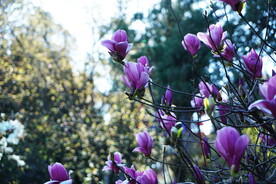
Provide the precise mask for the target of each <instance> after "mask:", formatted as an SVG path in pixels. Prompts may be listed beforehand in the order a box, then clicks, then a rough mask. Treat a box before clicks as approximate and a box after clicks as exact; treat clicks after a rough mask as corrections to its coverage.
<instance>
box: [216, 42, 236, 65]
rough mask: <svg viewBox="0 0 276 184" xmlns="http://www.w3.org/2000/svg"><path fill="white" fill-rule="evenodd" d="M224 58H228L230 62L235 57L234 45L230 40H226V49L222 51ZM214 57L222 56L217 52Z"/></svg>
mask: <svg viewBox="0 0 276 184" xmlns="http://www.w3.org/2000/svg"><path fill="white" fill-rule="evenodd" d="M220 54H221V56H222V57H223V59H226V60H227V61H229V62H233V57H234V55H235V48H234V45H233V44H232V42H231V41H230V40H228V39H227V40H225V41H224V49H223V50H222V51H221V52H220ZM214 57H220V55H219V54H215V55H214Z"/></svg>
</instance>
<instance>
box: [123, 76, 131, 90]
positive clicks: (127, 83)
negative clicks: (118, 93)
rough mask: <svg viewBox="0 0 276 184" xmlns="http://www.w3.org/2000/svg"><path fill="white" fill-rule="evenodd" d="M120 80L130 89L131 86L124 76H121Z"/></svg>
mask: <svg viewBox="0 0 276 184" xmlns="http://www.w3.org/2000/svg"><path fill="white" fill-rule="evenodd" d="M122 79H123V81H124V82H125V84H126V85H127V87H129V88H130V89H131V84H130V82H129V80H128V79H127V78H126V77H125V76H122Z"/></svg>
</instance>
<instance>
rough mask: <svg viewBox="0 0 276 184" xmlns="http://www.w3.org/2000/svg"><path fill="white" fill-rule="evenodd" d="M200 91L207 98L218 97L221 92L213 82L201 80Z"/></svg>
mask: <svg viewBox="0 0 276 184" xmlns="http://www.w3.org/2000/svg"><path fill="white" fill-rule="evenodd" d="M199 92H200V94H201V95H203V96H204V97H206V98H209V96H211V95H212V96H214V97H217V96H218V94H219V91H218V89H217V88H216V86H214V85H213V84H208V83H207V82H206V83H204V82H202V81H201V82H200V83H199Z"/></svg>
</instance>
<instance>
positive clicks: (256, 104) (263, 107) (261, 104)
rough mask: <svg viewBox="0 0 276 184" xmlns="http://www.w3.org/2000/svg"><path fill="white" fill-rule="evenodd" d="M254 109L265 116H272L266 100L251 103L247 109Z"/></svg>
mask: <svg viewBox="0 0 276 184" xmlns="http://www.w3.org/2000/svg"><path fill="white" fill-rule="evenodd" d="M254 107H256V108H257V109H259V110H260V111H262V112H263V113H266V114H272V112H271V109H270V103H269V101H268V100H257V101H256V102H254V103H252V104H251V105H250V106H249V107H248V109H249V110H251V109H253V108H254Z"/></svg>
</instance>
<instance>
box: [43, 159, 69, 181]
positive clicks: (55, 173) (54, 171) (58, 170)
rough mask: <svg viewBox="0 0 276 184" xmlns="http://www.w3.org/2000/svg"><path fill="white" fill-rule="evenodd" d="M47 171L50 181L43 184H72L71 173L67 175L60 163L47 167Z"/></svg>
mask: <svg viewBox="0 0 276 184" xmlns="http://www.w3.org/2000/svg"><path fill="white" fill-rule="evenodd" d="M48 171H49V174H50V181H48V182H46V183H45V184H59V183H60V184H71V183H72V182H73V180H72V179H71V177H70V174H71V173H72V171H69V173H68V172H67V171H66V169H65V168H64V166H63V165H62V164H61V163H58V162H56V163H55V164H51V165H49V166H48Z"/></svg>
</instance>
